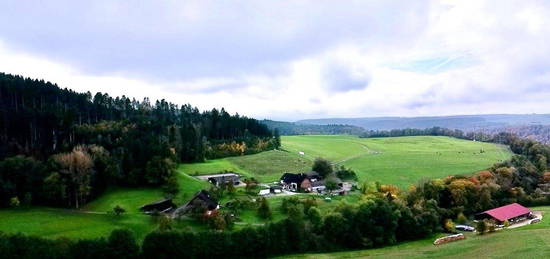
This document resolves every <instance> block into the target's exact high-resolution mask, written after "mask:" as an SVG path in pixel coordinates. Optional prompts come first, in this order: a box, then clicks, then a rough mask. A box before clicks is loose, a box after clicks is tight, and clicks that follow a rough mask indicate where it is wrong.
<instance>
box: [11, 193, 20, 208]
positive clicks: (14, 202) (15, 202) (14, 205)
mask: <svg viewBox="0 0 550 259" xmlns="http://www.w3.org/2000/svg"><path fill="white" fill-rule="evenodd" d="M19 205H21V202H19V198H17V196H15V197H12V198H11V199H10V207H12V208H17V207H19Z"/></svg>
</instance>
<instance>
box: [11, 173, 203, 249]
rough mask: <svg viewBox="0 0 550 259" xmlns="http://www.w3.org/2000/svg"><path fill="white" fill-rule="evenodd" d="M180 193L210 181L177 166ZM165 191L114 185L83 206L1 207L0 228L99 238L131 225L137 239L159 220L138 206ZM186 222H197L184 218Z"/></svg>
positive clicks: (189, 192)
mask: <svg viewBox="0 0 550 259" xmlns="http://www.w3.org/2000/svg"><path fill="white" fill-rule="evenodd" d="M178 176H179V178H178V180H179V184H180V194H179V195H178V197H177V199H176V203H177V204H180V203H183V202H185V201H187V200H188V199H190V198H191V197H192V196H193V194H194V193H196V192H197V191H199V190H201V189H203V188H207V187H208V183H206V182H204V181H200V180H198V179H196V178H194V177H190V176H188V175H186V174H184V173H182V172H181V171H180V170H178ZM162 198H163V196H162V191H161V190H160V189H155V188H112V189H109V190H107V191H106V192H105V193H104V194H103V195H101V196H100V197H98V198H97V199H95V200H93V201H92V202H90V203H88V204H86V206H84V207H82V208H81V209H80V210H69V209H59V208H45V207H31V208H16V209H1V210H0V231H2V232H7V233H17V232H21V233H25V234H30V235H37V236H42V237H47V238H57V237H68V238H77V239H85V238H97V237H104V236H108V235H109V234H110V233H111V231H112V230H114V229H117V228H127V229H131V230H132V231H133V232H134V233H135V234H136V236H137V237H138V239H140V240H141V239H142V238H144V237H145V235H147V234H148V233H149V232H151V231H153V230H154V229H155V228H156V226H157V223H156V222H154V221H153V219H152V217H150V216H148V215H144V214H143V213H141V212H140V211H139V207H141V206H142V205H144V204H146V203H150V202H153V201H157V200H160V199H162ZM116 205H119V206H121V207H122V208H124V209H125V210H126V212H125V213H124V214H123V215H121V216H118V217H117V216H114V215H111V214H109V213H107V212H108V211H111V210H112V209H113V207H114V206H116ZM181 225H183V226H192V227H196V226H194V224H193V222H183V223H182V224H181Z"/></svg>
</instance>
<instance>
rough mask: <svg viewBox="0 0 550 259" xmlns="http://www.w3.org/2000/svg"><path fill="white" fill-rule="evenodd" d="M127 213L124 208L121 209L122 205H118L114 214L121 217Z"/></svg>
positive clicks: (114, 209)
mask: <svg viewBox="0 0 550 259" xmlns="http://www.w3.org/2000/svg"><path fill="white" fill-rule="evenodd" d="M125 212H126V210H125V209H124V208H122V207H120V205H116V206H115V207H114V208H113V214H114V215H115V216H120V215H122V214H124V213H125Z"/></svg>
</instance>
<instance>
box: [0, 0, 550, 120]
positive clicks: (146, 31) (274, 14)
mask: <svg viewBox="0 0 550 259" xmlns="http://www.w3.org/2000/svg"><path fill="white" fill-rule="evenodd" d="M0 72H5V73H12V74H19V75H23V76H25V77H31V78H40V79H44V80H47V81H51V82H55V83H57V84H58V85H60V86H61V87H67V88H71V89H74V90H77V91H81V92H86V91H90V92H92V93H95V92H98V91H101V92H107V93H109V95H113V96H120V95H126V96H129V97H135V98H136V99H142V98H143V97H146V96H147V97H150V98H151V99H152V100H155V99H166V100H168V101H171V102H174V103H177V104H186V103H190V104H192V105H194V106H197V107H199V108H200V109H201V110H205V109H212V108H214V107H216V108H221V107H225V109H226V110H228V111H229V112H231V113H237V112H238V113H239V114H242V115H247V116H250V117H255V118H258V119H264V118H267V119H274V120H286V121H294V120H300V119H311V118H327V117H330V118H332V117H371V116H436V115H462V114H490V113H550V105H548V100H550V2H548V1H545V0H541V1H535V0H533V1H530V0H519V1H513V0H498V1H483V0H477V1H476V0H472V1H469V0H458V1H446V0H438V1H422V0H418V1H407V0H400V1H392V0H380V1H375V0H363V1H348V0H339V1H333V0H311V1H306V0H293V1H282V0H262V1H240V0H233V1H223V0H218V1H210V0H199V1H194V0H185V1H181V0H179V1H172V0H163V1H142V0H132V1H119V0H95V1H71V0H66V1H59V0H48V1H41V0H35V1H26V0H3V1H2V4H1V8H0Z"/></svg>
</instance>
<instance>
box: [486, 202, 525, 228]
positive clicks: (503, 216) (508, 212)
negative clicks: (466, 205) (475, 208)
mask: <svg viewBox="0 0 550 259" xmlns="http://www.w3.org/2000/svg"><path fill="white" fill-rule="evenodd" d="M531 216H532V212H531V210H529V209H528V208H525V207H523V206H521V205H519V204H518V203H512V204H509V205H506V206H502V207H498V208H495V209H492V210H488V211H484V212H481V213H479V214H477V215H476V219H493V220H495V221H496V222H497V224H503V222H504V221H506V220H508V222H510V223H514V222H518V221H522V220H525V219H528V218H530V217H531Z"/></svg>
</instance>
